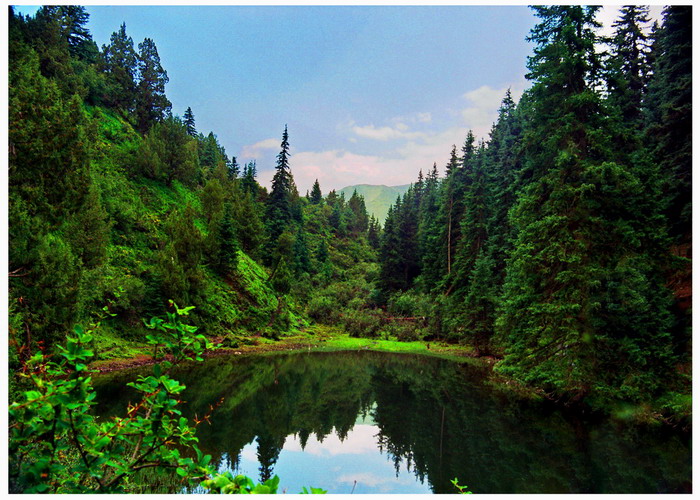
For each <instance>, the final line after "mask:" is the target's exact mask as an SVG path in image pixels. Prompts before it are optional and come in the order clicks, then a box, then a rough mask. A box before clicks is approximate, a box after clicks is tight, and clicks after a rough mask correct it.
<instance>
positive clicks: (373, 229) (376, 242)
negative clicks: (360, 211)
mask: <svg viewBox="0 0 700 500" xmlns="http://www.w3.org/2000/svg"><path fill="white" fill-rule="evenodd" d="M380 235H381V227H380V225H379V221H378V220H377V219H375V218H374V215H370V217H369V227H368V228H367V241H368V242H369V245H370V246H371V247H372V248H373V249H374V250H379V247H380Z"/></svg>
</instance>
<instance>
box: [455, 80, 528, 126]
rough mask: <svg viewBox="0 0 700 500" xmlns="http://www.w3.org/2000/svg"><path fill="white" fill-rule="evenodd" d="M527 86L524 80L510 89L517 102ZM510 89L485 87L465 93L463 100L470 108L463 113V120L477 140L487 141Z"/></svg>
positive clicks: (463, 110)
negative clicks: (502, 102)
mask: <svg viewBox="0 0 700 500" xmlns="http://www.w3.org/2000/svg"><path fill="white" fill-rule="evenodd" d="M525 86H526V82H525V81H524V80H522V81H520V82H518V83H516V84H515V85H513V86H511V87H510V91H511V96H512V97H513V99H514V100H515V101H516V102H517V100H518V99H519V98H520V96H521V95H522V93H523V89H524V88H525ZM507 91H508V87H503V88H499V89H495V88H493V87H489V86H488V85H483V86H481V87H479V88H478V89H476V90H471V91H469V92H467V93H465V94H464V95H463V96H462V98H463V99H465V100H466V101H468V103H469V107H468V108H464V109H462V111H461V116H462V119H463V120H464V124H465V125H466V126H467V128H469V129H471V130H472V131H473V132H474V135H475V136H476V137H477V139H481V138H483V139H487V138H488V134H489V132H490V131H491V126H492V125H493V123H494V122H495V121H496V119H497V118H498V108H499V107H500V106H501V101H503V98H504V97H505V95H506V92H507Z"/></svg>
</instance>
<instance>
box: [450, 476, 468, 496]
mask: <svg viewBox="0 0 700 500" xmlns="http://www.w3.org/2000/svg"><path fill="white" fill-rule="evenodd" d="M450 482H451V483H452V484H453V485H454V487H455V488H457V489H458V490H459V492H460V493H461V494H462V495H471V494H472V492H471V491H469V489H468V488H469V486H462V485H461V484H459V479H457V478H454V479H453V480H452V481H450Z"/></svg>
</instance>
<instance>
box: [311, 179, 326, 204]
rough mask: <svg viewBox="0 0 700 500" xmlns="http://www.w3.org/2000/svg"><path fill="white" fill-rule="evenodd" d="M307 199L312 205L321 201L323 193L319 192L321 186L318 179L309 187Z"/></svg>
mask: <svg viewBox="0 0 700 500" xmlns="http://www.w3.org/2000/svg"><path fill="white" fill-rule="evenodd" d="M309 201H310V202H311V203H313V204H314V205H318V204H319V203H321V202H322V201H323V195H322V194H321V186H320V185H319V184H318V179H316V181H314V185H313V187H312V188H311V195H310V196H309Z"/></svg>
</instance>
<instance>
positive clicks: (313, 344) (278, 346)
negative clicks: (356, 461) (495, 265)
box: [90, 325, 692, 431]
mask: <svg viewBox="0 0 700 500" xmlns="http://www.w3.org/2000/svg"><path fill="white" fill-rule="evenodd" d="M212 340H213V341H214V342H215V343H221V342H222V341H223V339H221V338H218V339H212ZM226 342H227V343H228V345H227V346H224V347H221V348H219V349H217V350H211V351H207V352H205V353H204V357H206V358H211V357H223V356H235V357H237V356H247V355H255V356H259V355H266V354H274V353H280V352H335V351H364V350H368V351H379V352H390V353H404V354H415V355H421V356H430V357H437V358H442V359H448V360H451V361H456V362H460V363H469V364H472V365H475V366H481V367H483V368H484V369H486V370H488V371H489V377H488V379H489V384H490V385H492V386H493V388H494V389H495V390H497V391H505V392H509V393H514V394H517V395H518V396H519V397H521V398H524V399H549V400H552V399H553V398H551V397H549V396H548V395H547V394H546V393H545V391H543V390H542V389H539V388H533V387H529V386H525V385H523V384H521V383H520V382H518V381H516V380H514V379H510V378H508V377H505V376H503V375H500V374H498V373H496V372H494V371H493V369H492V368H493V366H494V365H495V363H496V362H497V361H498V359H496V358H494V357H492V356H481V357H477V356H476V355H475V353H474V350H473V349H472V348H471V347H469V346H464V345H457V344H448V343H446V342H435V341H430V342H426V341H411V342H401V341H397V340H387V339H370V338H356V337H350V336H349V335H348V334H346V333H345V332H343V331H341V330H339V329H337V328H334V327H326V326H319V325H314V326H311V327H309V328H306V329H305V330H303V331H297V332H294V333H292V334H289V335H286V336H283V337H280V338H279V339H277V340H274V339H270V338H266V337H262V336H259V337H255V336H254V337H241V338H238V339H236V340H235V341H233V342H232V341H231V340H230V339H228V340H227V341H226ZM127 351H128V352H129V353H130V354H129V356H115V357H113V358H110V359H101V360H97V361H93V363H91V365H90V367H91V368H92V369H94V370H97V371H98V372H100V373H109V372H115V371H120V370H128V369H132V368H138V367H142V366H149V365H152V364H154V363H155V361H154V360H153V358H152V356H151V355H150V351H151V348H149V347H147V346H132V347H131V348H129V349H128V350H127ZM555 404H556V405H557V406H565V407H568V406H569V405H567V404H564V403H562V402H561V401H555ZM579 406H580V405H579ZM569 409H570V410H572V411H577V410H576V409H575V408H569ZM579 410H580V411H583V412H584V413H590V412H591V411H593V413H604V414H611V415H612V416H613V417H614V418H617V419H620V420H625V421H627V420H633V421H636V422H638V423H644V424H662V425H666V426H670V427H680V428H681V429H683V430H685V431H689V430H690V428H691V425H692V424H691V418H692V417H691V416H690V415H688V414H686V413H685V412H684V411H683V410H680V411H677V412H675V413H674V412H671V413H670V414H668V413H667V412H664V413H666V415H662V414H661V412H660V411H659V410H657V409H654V408H652V407H651V406H649V405H628V404H625V403H621V402H620V403H611V405H610V407H609V408H607V409H602V410H601V409H598V410H597V411H595V410H591V409H585V411H584V407H582V406H581V407H580V408H579ZM666 410H668V409H666Z"/></svg>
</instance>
